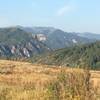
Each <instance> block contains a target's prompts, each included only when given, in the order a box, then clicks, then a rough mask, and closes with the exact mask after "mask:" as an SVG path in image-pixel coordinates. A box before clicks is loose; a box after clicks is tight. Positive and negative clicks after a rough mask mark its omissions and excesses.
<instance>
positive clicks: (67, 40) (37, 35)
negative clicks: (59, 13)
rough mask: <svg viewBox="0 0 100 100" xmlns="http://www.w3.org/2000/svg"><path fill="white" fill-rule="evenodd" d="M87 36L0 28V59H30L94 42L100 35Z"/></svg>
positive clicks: (37, 28) (30, 28) (46, 29)
mask: <svg viewBox="0 0 100 100" xmlns="http://www.w3.org/2000/svg"><path fill="white" fill-rule="evenodd" d="M87 34H88V33H87ZM87 34H86V33H84V34H81V33H70V32H64V31H62V30H60V29H55V28H52V27H33V28H32V27H22V26H16V27H10V28H0V57H32V56H33V55H35V54H41V53H45V52H49V51H52V50H53V51H54V50H57V49H61V48H65V47H72V46H75V45H81V44H87V43H91V42H95V41H96V40H99V38H100V35H96V34H90V33H89V35H87Z"/></svg>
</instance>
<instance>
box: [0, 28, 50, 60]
mask: <svg viewBox="0 0 100 100" xmlns="http://www.w3.org/2000/svg"><path fill="white" fill-rule="evenodd" d="M45 51H49V48H48V47H47V46H46V45H45V44H43V43H42V42H40V41H38V40H37V39H35V38H34V37H33V36H32V34H31V33H28V32H25V31H23V30H21V29H20V28H15V27H12V28H0V57H8V58H9V57H31V56H32V55H33V54H39V53H43V52H45Z"/></svg>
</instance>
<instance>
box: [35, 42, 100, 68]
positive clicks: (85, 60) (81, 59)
mask: <svg viewBox="0 0 100 100" xmlns="http://www.w3.org/2000/svg"><path fill="white" fill-rule="evenodd" d="M33 62H37V63H42V64H50V65H64V66H71V67H85V66H86V67H91V68H92V69H100V42H95V43H91V44H86V45H80V46H74V47H71V48H64V49H60V50H56V51H54V52H51V53H48V54H45V55H41V56H39V57H37V58H36V59H35V60H34V59H33Z"/></svg>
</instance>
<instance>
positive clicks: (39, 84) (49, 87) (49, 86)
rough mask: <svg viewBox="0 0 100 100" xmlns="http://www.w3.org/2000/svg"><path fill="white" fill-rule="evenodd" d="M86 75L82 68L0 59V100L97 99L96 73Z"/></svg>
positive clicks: (99, 96)
mask: <svg viewBox="0 0 100 100" xmlns="http://www.w3.org/2000/svg"><path fill="white" fill-rule="evenodd" d="M90 74H91V75H89V73H88V72H85V71H83V70H82V69H71V68H64V67H63V68H61V66H60V67H59V66H48V65H33V64H31V63H27V62H16V61H7V60H0V100H100V71H90ZM89 77H90V80H89Z"/></svg>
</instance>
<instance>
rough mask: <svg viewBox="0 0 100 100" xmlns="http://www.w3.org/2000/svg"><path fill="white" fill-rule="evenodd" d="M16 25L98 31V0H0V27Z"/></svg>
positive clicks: (99, 23) (99, 5)
mask: <svg viewBox="0 0 100 100" xmlns="http://www.w3.org/2000/svg"><path fill="white" fill-rule="evenodd" d="M16 25H23V26H50V27H55V28H60V29H63V30H65V31H70V32H73V31H74V32H93V33H100V0H0V27H6V26H16Z"/></svg>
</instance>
